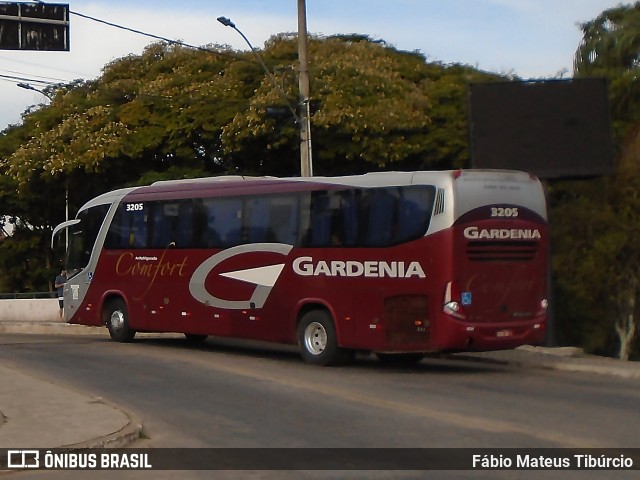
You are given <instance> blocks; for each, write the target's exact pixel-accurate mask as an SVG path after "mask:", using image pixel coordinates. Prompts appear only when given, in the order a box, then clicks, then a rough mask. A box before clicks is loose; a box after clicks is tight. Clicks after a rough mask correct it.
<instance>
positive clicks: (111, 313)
mask: <svg viewBox="0 0 640 480" xmlns="http://www.w3.org/2000/svg"><path fill="white" fill-rule="evenodd" d="M106 317H107V328H108V329H109V335H110V336H111V339H112V340H115V341H116V342H130V341H132V340H133V337H135V336H136V331H135V330H133V329H132V328H131V327H129V314H128V312H127V305H126V304H125V303H124V300H122V299H121V298H118V299H115V300H112V301H111V302H109V304H108V306H107V311H106Z"/></svg>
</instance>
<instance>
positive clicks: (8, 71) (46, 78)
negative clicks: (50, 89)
mask: <svg viewBox="0 0 640 480" xmlns="http://www.w3.org/2000/svg"><path fill="white" fill-rule="evenodd" d="M3 71H4V72H6V73H14V74H16V75H30V76H31V77H35V78H42V79H44V81H47V82H56V83H67V82H69V80H65V79H63V78H55V77H49V76H45V75H36V74H25V73H22V72H16V71H15V70H5V69H3Z"/></svg>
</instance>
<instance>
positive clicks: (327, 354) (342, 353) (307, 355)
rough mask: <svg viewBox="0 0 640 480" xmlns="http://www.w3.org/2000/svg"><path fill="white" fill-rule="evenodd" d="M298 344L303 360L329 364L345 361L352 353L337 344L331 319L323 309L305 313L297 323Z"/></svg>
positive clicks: (317, 363)
mask: <svg viewBox="0 0 640 480" xmlns="http://www.w3.org/2000/svg"><path fill="white" fill-rule="evenodd" d="M297 334H298V335H297V336H298V346H299V347H300V354H301V355H302V358H303V359H304V361H305V362H307V363H311V364H313V365H321V366H329V365H339V364H341V363H345V362H346V361H348V360H349V359H350V358H352V356H353V353H352V352H351V351H349V350H345V349H343V348H340V347H339V346H338V338H337V335H336V329H335V326H334V325H333V320H332V319H331V316H330V315H329V313H328V312H326V311H324V310H312V311H310V312H307V313H305V314H304V315H303V316H302V319H301V320H300V323H299V324H298V332H297Z"/></svg>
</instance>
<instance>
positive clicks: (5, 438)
mask: <svg viewBox="0 0 640 480" xmlns="http://www.w3.org/2000/svg"><path fill="white" fill-rule="evenodd" d="M0 333H20V334H64V335H73V334H76V335H108V333H107V331H106V329H105V328H97V327H84V326H79V325H67V324H65V323H61V322H7V321H2V322H0ZM447 357H448V358H451V359H465V360H469V361H476V362H490V363H494V364H495V363H498V364H509V365H521V366H525V367H527V368H542V369H554V370H563V371H571V372H583V373H585V372H587V373H594V374H603V375H610V376H615V377H620V378H625V379H633V380H640V362H620V361H618V360H614V359H610V358H603V357H595V356H591V355H585V354H584V353H583V352H582V351H581V350H580V349H577V348H572V347H561V348H544V347H530V346H526V347H521V348H519V349H516V350H505V351H498V352H481V353H459V354H452V355H448V356H447ZM0 378H1V379H2V389H0V448H12V449H13V448H60V447H67V448H98V447H123V446H125V445H127V444H128V443H131V442H133V441H134V440H135V439H137V438H139V437H140V434H141V432H142V423H141V422H140V420H139V419H137V418H135V417H133V416H132V415H130V414H129V413H126V412H124V411H122V410H121V409H119V408H117V407H116V406H114V405H111V404H110V403H109V402H107V401H105V400H104V399H101V398H94V397H90V396H88V395H85V394H83V393H81V392H77V391H73V390H70V389H68V388H64V387H61V386H58V385H55V384H53V383H51V382H49V381H47V380H45V379H42V378H37V377H34V376H30V375H27V374H25V373H22V372H20V371H18V370H15V369H12V368H8V367H5V366H0Z"/></svg>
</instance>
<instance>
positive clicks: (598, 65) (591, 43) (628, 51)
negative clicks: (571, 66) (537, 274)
mask: <svg viewBox="0 0 640 480" xmlns="http://www.w3.org/2000/svg"><path fill="white" fill-rule="evenodd" d="M582 31H583V40H582V42H581V44H580V45H579V47H578V50H577V52H576V57H575V75H576V76H582V77H584V76H604V77H606V78H607V79H608V80H609V85H610V92H609V96H610V104H611V107H612V108H611V110H612V118H613V126H614V128H613V134H614V140H615V142H616V145H617V148H616V160H615V167H616V168H615V174H614V175H612V176H611V177H609V178H600V179H592V180H583V181H579V182H576V181H574V182H560V183H555V184H554V185H552V187H551V196H550V198H551V205H550V207H551V223H552V227H553V228H552V232H553V237H554V240H553V243H554V249H555V253H554V264H553V265H554V272H555V275H556V282H557V285H558V291H557V292H556V298H557V299H558V300H559V307H560V308H559V310H560V311H561V312H562V318H564V319H566V320H567V325H566V326H565V331H564V332H561V333H562V334H563V335H564V336H565V338H568V339H573V340H578V341H580V343H581V344H582V345H584V346H586V347H587V349H588V350H590V351H596V352H601V353H611V352H612V351H613V350H616V351H617V356H618V357H619V358H621V359H628V358H629V357H630V356H631V355H632V352H633V346H634V343H635V344H637V343H638V341H637V337H636V335H637V332H638V329H639V328H638V325H639V324H640V317H639V316H638V315H639V313H640V311H639V307H640V302H639V296H640V245H638V243H637V238H638V235H639V234H640V201H639V198H638V192H639V191H640V158H639V156H640V136H639V133H640V88H639V85H640V82H638V74H639V73H640V2H638V3H636V4H635V5H629V6H621V7H617V8H614V9H610V10H607V11H605V12H603V13H602V14H601V15H599V16H598V17H597V18H596V19H595V20H593V21H590V22H586V23H585V24H583V25H582ZM570 330H573V332H572V331H570ZM575 332H579V334H578V335H576V333H575Z"/></svg>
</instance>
